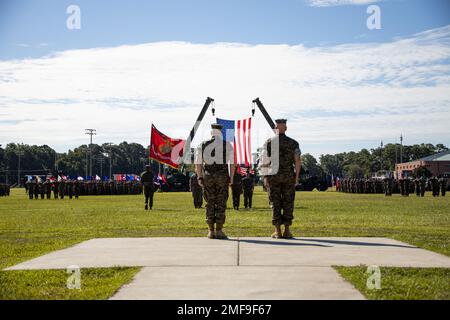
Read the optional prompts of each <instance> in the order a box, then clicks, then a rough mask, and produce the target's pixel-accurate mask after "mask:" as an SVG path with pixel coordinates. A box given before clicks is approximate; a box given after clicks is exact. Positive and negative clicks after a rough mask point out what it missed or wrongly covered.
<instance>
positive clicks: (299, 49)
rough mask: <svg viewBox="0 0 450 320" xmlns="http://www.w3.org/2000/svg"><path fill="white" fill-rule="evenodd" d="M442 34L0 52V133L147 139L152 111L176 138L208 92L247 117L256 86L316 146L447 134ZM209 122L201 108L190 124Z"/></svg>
mask: <svg viewBox="0 0 450 320" xmlns="http://www.w3.org/2000/svg"><path fill="white" fill-rule="evenodd" d="M449 41H450V26H446V27H443V28H440V29H435V30H431V31H427V32H423V33H420V34H416V35H414V36H412V37H410V38H404V39H397V40H395V41H392V42H389V43H381V44H378V43H369V44H349V45H339V46H323V47H313V48H308V47H305V46H302V45H297V46H288V45H247V44H236V43H214V44H192V43H186V42H158V43H149V44H142V45H132V46H131V45H130V46H120V47H114V48H94V49H86V50H70V51H65V52H59V53H55V54H54V55H52V56H49V57H44V58H40V59H25V60H11V61H0V114H1V116H0V143H2V144H5V143H7V142H11V141H19V142H24V143H36V144H44V143H45V144H48V145H51V146H55V147H57V148H58V149H59V151H65V150H67V148H68V147H74V146H77V145H79V144H81V143H85V142H86V141H87V138H86V137H85V136H84V129H85V128H88V127H92V128H96V129H97V132H98V135H97V136H96V137H95V140H96V141H97V142H99V143H101V142H109V141H112V142H120V141H123V140H127V141H130V142H131V141H133V142H139V143H142V144H147V143H148V141H149V131H150V124H151V123H152V122H153V123H155V125H156V126H157V127H158V128H159V129H160V130H161V131H163V132H165V133H167V134H168V135H172V136H174V137H186V136H187V135H188V133H189V131H190V129H191V127H192V125H193V123H194V121H195V119H196V117H197V115H198V113H199V111H200V108H201V106H203V103H204V101H205V98H206V97H207V96H211V97H213V98H215V99H216V110H217V111H216V113H217V116H219V117H223V118H235V119H237V118H243V117H247V116H250V110H251V100H252V99H253V98H256V97H261V100H262V101H263V103H264V104H265V105H266V107H267V109H268V111H269V113H270V114H271V115H272V117H273V118H276V117H287V118H288V119H289V122H288V125H289V134H290V135H291V136H293V137H295V138H297V139H299V140H300V141H301V142H302V145H303V146H304V147H303V151H304V152H308V151H310V150H308V148H309V147H311V150H313V149H314V151H312V152H313V153H315V154H316V155H317V154H319V153H326V152H328V150H330V149H331V148H332V146H333V147H334V146H336V145H337V144H341V143H342V144H347V145H348V144H352V143H355V144H356V143H361V142H370V141H372V142H375V141H376V144H378V143H379V140H381V139H383V140H384V141H385V142H389V141H393V140H394V139H395V137H396V136H398V135H399V133H400V132H403V133H405V134H406V136H408V137H409V138H410V139H411V140H409V141H412V140H414V139H415V140H416V141H417V142H419V141H420V142H421V141H423V140H424V138H423V137H425V135H426V137H427V138H426V139H427V141H426V142H433V143H437V142H443V143H447V144H449V142H450V128H449V126H448V123H449V120H450V64H449V61H450V45H449ZM23 119H25V120H27V121H17V120H23ZM30 119H32V120H34V121H29V120H30ZM212 121H214V119H213V118H212V116H211V114H210V112H209V113H208V114H207V117H206V118H205V121H204V123H203V126H202V133H201V134H203V135H204V136H205V135H207V134H208V132H209V129H208V128H207V125H208V123H211V122H212ZM254 127H255V130H257V131H258V134H257V132H255V134H254V135H253V136H254V140H255V141H254V143H258V144H261V143H262V142H263V140H264V139H265V138H266V137H267V135H268V134H270V130H269V128H268V126H267V124H266V123H265V122H264V119H263V117H262V116H261V114H260V113H259V111H257V114H256V116H255V126H254ZM430 137H431V138H432V139H431V140H432V141H430V140H429V139H430ZM200 138H201V136H199V138H198V139H196V140H197V141H198V140H199V139H200ZM312 146H314V148H313V147H312ZM373 146H375V145H373ZM368 147H370V145H368ZM319 149H320V150H321V151H320V150H319Z"/></svg>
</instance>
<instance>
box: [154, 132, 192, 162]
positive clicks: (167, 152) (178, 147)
mask: <svg viewBox="0 0 450 320" xmlns="http://www.w3.org/2000/svg"><path fill="white" fill-rule="evenodd" d="M184 143H185V140H182V139H172V138H170V137H168V136H166V135H165V134H164V133H162V132H160V131H158V129H156V127H155V126H154V125H153V124H152V133H151V138H150V158H151V159H153V160H156V161H159V162H160V163H163V164H165V165H168V166H169V167H172V168H174V169H178V166H179V164H180V161H181V159H182V158H183V148H184Z"/></svg>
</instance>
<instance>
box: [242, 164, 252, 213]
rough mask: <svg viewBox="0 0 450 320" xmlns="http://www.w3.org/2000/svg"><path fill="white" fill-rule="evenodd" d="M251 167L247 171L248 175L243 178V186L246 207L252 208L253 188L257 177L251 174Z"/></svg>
mask: <svg viewBox="0 0 450 320" xmlns="http://www.w3.org/2000/svg"><path fill="white" fill-rule="evenodd" d="M249 171H250V168H249V170H248V172H247V176H246V177H245V178H244V179H242V188H243V189H244V207H245V208H246V209H247V208H248V209H251V207H252V199H253V189H254V188H255V179H254V177H253V175H252V174H250V172H249Z"/></svg>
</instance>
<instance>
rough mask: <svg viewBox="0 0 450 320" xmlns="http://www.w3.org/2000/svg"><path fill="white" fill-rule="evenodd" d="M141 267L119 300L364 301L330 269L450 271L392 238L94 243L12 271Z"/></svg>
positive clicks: (443, 260)
mask: <svg viewBox="0 0 450 320" xmlns="http://www.w3.org/2000/svg"><path fill="white" fill-rule="evenodd" d="M70 265H78V266H79V267H80V268H87V267H112V266H141V267H143V268H142V270H141V271H140V272H139V273H138V274H137V275H136V277H135V278H134V279H133V281H132V282H131V283H130V284H128V285H125V286H123V287H122V288H121V289H120V290H119V292H118V293H117V294H116V295H115V296H114V297H113V299H363V296H362V295H361V294H360V293H359V291H357V290H356V289H355V288H353V286H351V285H350V284H349V283H348V282H346V281H345V280H344V279H342V277H340V275H339V274H338V273H337V272H336V271H335V270H334V269H333V268H332V267H331V266H333V265H339V266H358V265H378V266H398V267H440V268H450V258H449V257H446V256H443V255H440V254H437V253H434V252H431V251H428V250H424V249H419V248H416V247H414V246H411V245H408V244H406V243H403V242H400V241H396V240H392V239H388V238H334V237H331V238H297V239H292V240H274V239H271V238H239V239H230V240H208V239H206V238H106V239H92V240H89V241H85V242H82V243H80V244H78V245H75V246H73V247H70V248H67V249H64V250H59V251H55V252H52V253H49V254H46V255H44V256H41V257H38V258H36V259H32V260H29V261H26V262H23V263H20V264H18V265H16V266H13V267H10V268H7V269H6V270H24V269H65V268H67V267H68V266H70Z"/></svg>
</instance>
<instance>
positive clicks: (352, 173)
mask: <svg viewBox="0 0 450 320" xmlns="http://www.w3.org/2000/svg"><path fill="white" fill-rule="evenodd" d="M447 150H448V148H447V147H446V146H444V145H443V144H437V145H433V144H430V143H427V144H425V143H422V144H415V145H411V146H405V145H404V146H401V145H400V144H392V143H390V144H387V145H384V146H383V147H381V146H380V147H378V148H375V149H370V150H368V149H361V150H360V151H358V152H354V151H351V152H342V153H337V154H334V155H333V154H322V155H321V156H320V157H319V160H318V161H317V160H316V159H315V158H314V157H313V156H312V155H310V154H308V153H306V154H304V155H302V165H303V167H304V169H305V170H307V171H308V172H309V174H311V175H318V176H320V175H324V174H329V175H334V176H338V177H349V178H362V177H367V176H371V175H372V173H373V172H378V171H380V170H389V171H394V169H395V164H396V163H401V162H409V161H414V160H417V159H420V158H423V157H427V156H430V155H432V154H435V153H438V152H442V151H447Z"/></svg>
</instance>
